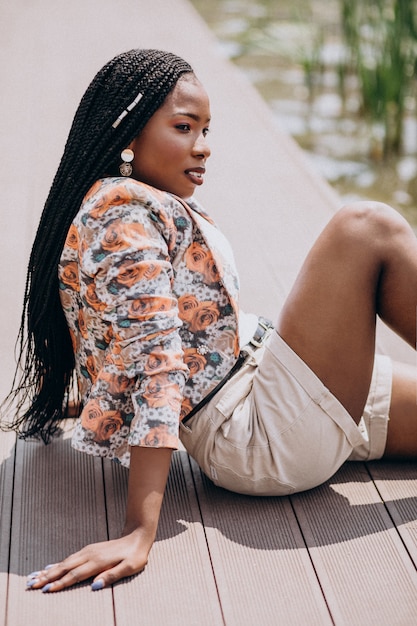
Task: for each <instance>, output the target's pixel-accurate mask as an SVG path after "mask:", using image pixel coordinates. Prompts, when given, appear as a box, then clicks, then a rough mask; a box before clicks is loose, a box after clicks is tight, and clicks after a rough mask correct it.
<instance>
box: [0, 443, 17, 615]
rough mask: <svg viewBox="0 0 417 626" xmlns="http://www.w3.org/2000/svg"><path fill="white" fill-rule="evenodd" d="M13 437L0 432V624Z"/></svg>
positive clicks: (4, 599) (9, 518)
mask: <svg viewBox="0 0 417 626" xmlns="http://www.w3.org/2000/svg"><path fill="white" fill-rule="evenodd" d="M14 459H15V435H14V434H13V433H5V432H0V624H3V623H4V622H5V620H6V611H7V587H8V571H9V569H8V568H9V549H10V527H11V523H12V493H13V475H14Z"/></svg>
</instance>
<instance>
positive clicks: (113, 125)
mask: <svg viewBox="0 0 417 626" xmlns="http://www.w3.org/2000/svg"><path fill="white" fill-rule="evenodd" d="M142 98H143V93H141V92H139V93H138V95H137V96H136V98H135V99H134V100H133V102H131V103H130V104H129V106H128V107H126V108H125V110H124V111H122V113H120V115H119V117H118V118H117V120H116V121H115V122H114V123H113V124H112V128H117V127H118V126H119V124H120V122H121V121H122V119H124V118H125V117H126V115H127V114H128V113H130V111H131V110H132V109H134V108H135V106H136V105H137V103H138V102H139V101H140V100H142Z"/></svg>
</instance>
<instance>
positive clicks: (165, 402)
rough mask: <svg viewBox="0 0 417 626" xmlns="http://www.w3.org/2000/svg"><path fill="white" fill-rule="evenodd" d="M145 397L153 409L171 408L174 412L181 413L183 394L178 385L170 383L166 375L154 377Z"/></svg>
mask: <svg viewBox="0 0 417 626" xmlns="http://www.w3.org/2000/svg"><path fill="white" fill-rule="evenodd" d="M143 397H144V398H145V400H146V402H147V403H148V406H150V407H151V408H159V407H165V406H169V407H170V408H171V409H172V410H173V411H178V413H179V411H180V408H181V393H180V390H179V388H178V385H177V384H175V383H172V382H170V380H169V379H168V377H167V376H166V375H164V374H157V375H156V376H152V378H151V380H150V381H149V383H148V385H147V387H146V391H145V393H144V394H143Z"/></svg>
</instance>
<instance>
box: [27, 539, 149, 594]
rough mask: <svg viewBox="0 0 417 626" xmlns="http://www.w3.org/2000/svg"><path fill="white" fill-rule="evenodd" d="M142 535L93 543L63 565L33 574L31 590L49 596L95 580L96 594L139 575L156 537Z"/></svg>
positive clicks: (93, 587) (58, 564)
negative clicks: (100, 590) (46, 593)
mask: <svg viewBox="0 0 417 626" xmlns="http://www.w3.org/2000/svg"><path fill="white" fill-rule="evenodd" d="M143 535H144V533H142V532H141V530H140V529H138V530H137V531H133V532H132V533H130V534H129V535H126V536H123V537H121V538H120V539H114V540H112V541H103V542H100V543H93V544H90V545H88V546H86V547H85V548H83V549H82V550H80V551H79V552H76V553H75V554H72V555H71V556H69V557H68V558H66V559H65V560H64V561H62V562H61V563H57V564H55V565H51V566H48V567H47V568H46V569H44V570H42V571H41V572H34V573H33V574H31V575H30V576H29V580H28V582H27V585H28V588H30V589H41V590H42V591H43V592H48V593H49V592H52V591H61V589H65V588H66V587H71V586H72V585H75V584H76V583H78V582H81V581H83V580H86V579H88V578H91V577H94V581H93V584H92V585H91V588H92V589H93V591H97V590H99V589H103V588H104V587H108V586H109V585H111V584H113V583H115V582H117V581H118V580H121V579H122V578H125V577H126V576H133V575H134V574H138V573H139V572H141V571H142V570H143V569H144V567H145V565H146V563H147V560H148V555H149V551H150V549H151V547H152V542H153V537H146V536H145V537H144V536H143ZM145 535H146V533H145Z"/></svg>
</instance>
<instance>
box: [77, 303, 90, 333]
mask: <svg viewBox="0 0 417 626" xmlns="http://www.w3.org/2000/svg"><path fill="white" fill-rule="evenodd" d="M78 327H79V329H80V333H81V335H82V336H83V337H84V339H88V331H87V325H86V323H85V317H84V313H83V311H82V310H81V309H80V310H79V311H78Z"/></svg>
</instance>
